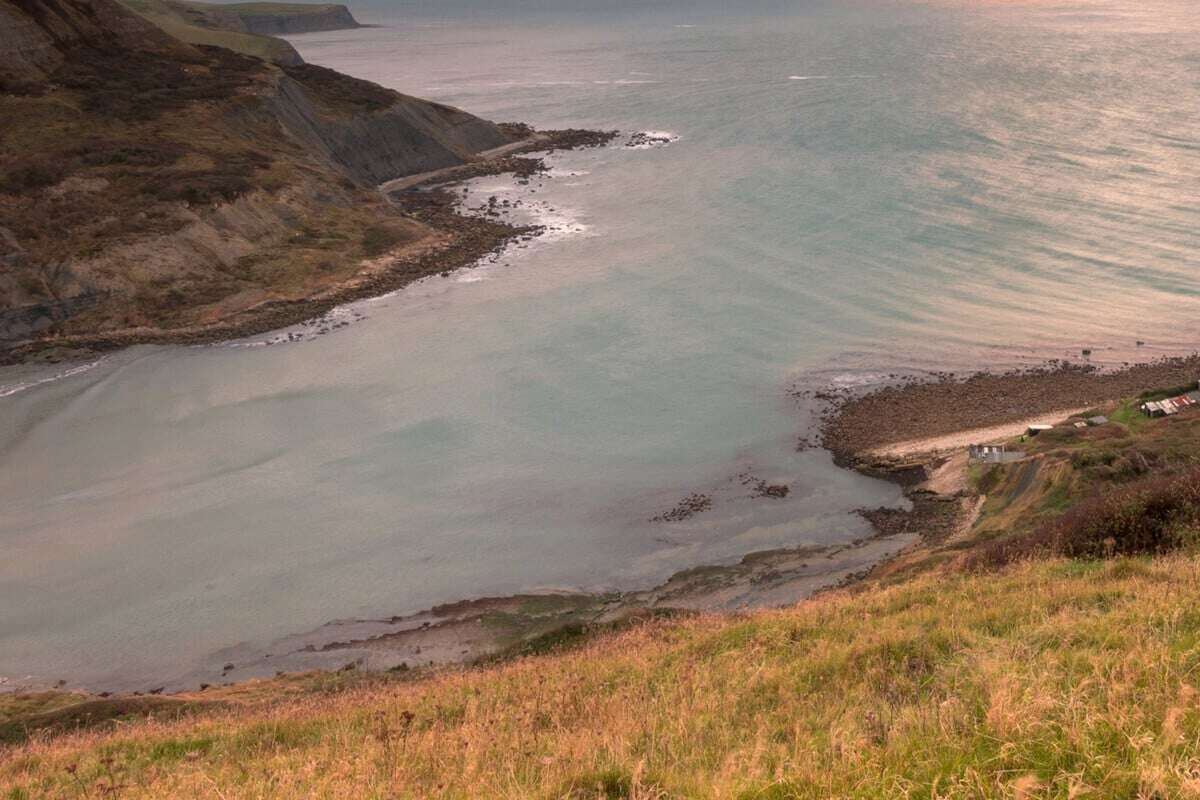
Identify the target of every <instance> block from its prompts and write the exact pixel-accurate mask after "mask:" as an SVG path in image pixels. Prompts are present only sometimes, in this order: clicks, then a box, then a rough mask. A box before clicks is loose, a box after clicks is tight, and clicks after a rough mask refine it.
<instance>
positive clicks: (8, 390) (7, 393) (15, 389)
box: [0, 358, 104, 397]
mask: <svg viewBox="0 0 1200 800" xmlns="http://www.w3.org/2000/svg"><path fill="white" fill-rule="evenodd" d="M103 360H104V359H103V358H98V359H96V360H95V361H90V362H88V363H87V364H77V365H75V366H74V367H70V368H69V369H64V370H62V371H61V372H56V373H55V374H53V375H48V376H46V377H44V378H36V379H34V380H28V381H19V382H17V383H10V384H8V385H0V397H11V396H12V395H14V394H17V393H19V392H23V391H25V390H26V389H32V388H33V387H35V386H41V385H43V384H46V383H54V382H55V381H61V380H62V379H63V378H70V377H71V376H73V375H81V374H83V373H84V372H87V371H88V370H90V369H91V368H92V367H94V366H96V365H97V364H99V363H100V362H101V361H103Z"/></svg>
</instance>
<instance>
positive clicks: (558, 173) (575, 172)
mask: <svg viewBox="0 0 1200 800" xmlns="http://www.w3.org/2000/svg"><path fill="white" fill-rule="evenodd" d="M542 174H543V175H545V176H546V177H547V178H581V177H583V176H584V175H591V174H592V173H591V172H588V171H587V170H586V169H559V168H558V167H551V168H550V169H548V170H546V171H545V172H543V173H542ZM563 185H564V186H570V185H571V184H569V183H568V184H563Z"/></svg>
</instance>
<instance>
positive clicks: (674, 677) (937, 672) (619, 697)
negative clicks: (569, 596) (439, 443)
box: [0, 556, 1200, 800]
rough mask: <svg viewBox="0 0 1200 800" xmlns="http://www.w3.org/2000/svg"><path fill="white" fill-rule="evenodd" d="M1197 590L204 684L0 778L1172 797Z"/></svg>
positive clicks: (1185, 765) (1190, 741)
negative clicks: (187, 710) (404, 668)
mask: <svg viewBox="0 0 1200 800" xmlns="http://www.w3.org/2000/svg"><path fill="white" fill-rule="evenodd" d="M1198 575H1200V570H1198V569H1197V562H1196V561H1195V560H1194V559H1193V558H1191V557H1190V556H1174V557H1169V558H1163V559H1158V560H1149V559H1136V560H1117V561H1112V562H1091V563H1080V562H1071V561H1062V560H1054V561H1047V562H1039V563H1033V564H1027V565H1023V566H1020V567H1018V568H1014V569H1012V570H1010V571H1008V572H1005V573H1004V574H1002V575H999V576H986V577H985V576H970V575H962V574H960V575H950V576H945V575H938V576H933V575H929V576H924V577H921V578H918V579H915V580H913V581H911V582H909V583H906V584H904V585H900V586H894V587H890V588H883V589H874V590H872V591H869V592H865V593H861V594H850V593H843V594H839V595H836V596H828V597H824V598H822V599H820V600H818V601H815V602H811V603H808V604H806V605H804V606H801V607H799V608H797V609H795V610H788V611H779V612H773V613H761V614H756V615H754V616H752V617H749V618H746V619H741V620H737V619H732V620H731V619H719V618H702V619H697V620H692V621H687V622H682V623H679V622H676V623H670V624H648V625H646V626H644V627H641V628H639V629H637V630H634V631H631V632H627V633H623V634H620V635H617V636H614V637H611V638H604V639H600V640H598V641H594V642H592V643H591V644H589V645H587V646H586V647H584V648H582V649H579V650H576V651H572V652H567V653H564V654H558V655H551V656H544V657H539V658H530V659H526V660H522V661H519V662H516V663H512V664H508V665H505V666H502V667H500V668H493V669H488V670H480V671H466V672H462V673H456V674H445V675H440V676H437V677H434V678H431V679H428V680H424V681H417V682H404V681H400V680H393V681H390V682H389V681H384V680H383V679H379V681H378V682H375V683H373V682H371V681H369V680H368V681H365V682H364V685H362V686H354V685H353V683H350V684H349V685H347V686H345V687H342V686H340V685H339V684H338V683H337V680H336V677H335V678H334V679H333V680H332V681H331V682H330V684H329V685H328V686H327V687H325V688H324V689H313V688H311V687H305V686H301V687H298V688H296V687H292V689H291V691H289V683H288V682H286V681H279V682H277V683H275V684H261V685H252V686H250V687H243V688H241V689H239V690H237V691H229V690H225V691H218V692H212V693H210V694H211V698H212V701H213V702H217V701H221V702H225V703H231V704H232V705H231V706H230V707H228V708H226V709H223V710H219V711H214V712H210V713H203V712H201V713H198V714H196V715H195V716H190V717H186V718H184V719H180V720H175V721H153V722H141V723H137V724H131V725H125V726H121V727H118V728H117V729H116V730H110V731H106V732H92V733H88V732H84V733H79V734H74V735H69V736H63V737H60V738H57V739H49V740H45V741H42V740H39V739H37V738H35V739H34V741H33V742H31V743H28V744H25V745H21V746H18V747H15V748H14V749H12V750H10V751H9V752H8V753H7V754H6V755H5V756H4V758H3V763H2V765H0V786H3V787H4V790H5V791H6V792H7V797H8V798H12V799H13V800H15V799H16V798H24V797H46V796H55V797H86V796H90V795H89V793H95V795H94V796H120V797H213V798H233V797H299V796H303V797H351V796H353V797H381V798H382V797H462V798H475V797H575V798H584V797H610V798H611V797H631V798H633V797H637V798H651V797H711V798H725V797H744V798H785V797H798V798H799V797H803V798H825V797H871V798H894V797H905V796H912V797H935V796H936V797H939V798H951V797H962V798H968V797H970V798H977V797H996V798H1000V797H1062V798H1067V797H1114V798H1116V797H1127V798H1133V797H1161V798H1167V797H1180V796H1190V795H1195V794H1200V777H1198V776H1197V774H1196V763H1197V762H1196V755H1197V743H1198V741H1200V705H1198V704H1197V694H1196V690H1195V688H1194V684H1195V682H1196V669H1197V667H1198V666H1200V614H1198V613H1197V612H1196V609H1197V608H1200V583H1198V582H1197V577H1198ZM239 693H240V696H239ZM272 695H274V696H276V699H274V700H270V701H269V702H267V704H266V705H263V703H264V702H265V701H264V699H263V698H264V697H271V696H272ZM103 786H117V787H119V789H118V790H117V791H115V792H113V793H111V794H110V795H104V794H102V793H101V792H100V788H99V787H103Z"/></svg>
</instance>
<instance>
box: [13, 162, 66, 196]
mask: <svg viewBox="0 0 1200 800" xmlns="http://www.w3.org/2000/svg"><path fill="white" fill-rule="evenodd" d="M64 177H66V170H65V168H64V167H63V166H62V164H58V163H55V162H53V161H30V162H28V163H24V164H17V165H16V166H13V167H10V168H7V169H5V170H4V172H3V174H0V192H4V193H5V194H23V193H25V192H32V191H36V190H38V189H43V188H45V187H47V186H53V185H54V184H56V183H58V182H59V181H61V180H62V179H63V178H64Z"/></svg>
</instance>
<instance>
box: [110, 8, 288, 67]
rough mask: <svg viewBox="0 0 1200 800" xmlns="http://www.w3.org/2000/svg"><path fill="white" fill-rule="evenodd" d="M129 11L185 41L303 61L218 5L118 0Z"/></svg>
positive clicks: (278, 59) (285, 60)
mask: <svg viewBox="0 0 1200 800" xmlns="http://www.w3.org/2000/svg"><path fill="white" fill-rule="evenodd" d="M120 2H121V3H122V4H123V5H124V6H125V7H126V8H128V9H130V10H131V11H133V12H135V13H136V14H138V15H140V16H141V17H143V18H144V19H146V20H148V21H149V22H152V23H153V24H154V25H156V26H157V27H159V28H162V29H163V30H164V31H166V32H167V33H168V34H170V35H171V36H173V37H175V38H176V39H179V40H181V41H184V42H187V43H188V44H200V45H215V46H217V47H224V48H226V49H229V50H233V51H235V52H238V53H244V54H246V55H250V56H254V57H256V58H262V59H265V60H267V61H273V62H275V63H277V64H288V65H295V64H303V63H304V59H302V58H301V57H300V54H299V53H298V52H296V48H294V47H292V45H291V44H290V43H288V42H287V41H285V40H283V39H278V38H276V37H274V36H260V35H258V34H256V33H253V32H251V31H249V30H248V29H247V27H246V25H245V23H243V21H242V18H241V17H240V16H238V15H237V14H235V13H233V12H231V11H227V10H225V8H224V7H222V6H219V5H210V4H208V3H188V2H182V1H181V0H120Z"/></svg>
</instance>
